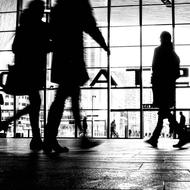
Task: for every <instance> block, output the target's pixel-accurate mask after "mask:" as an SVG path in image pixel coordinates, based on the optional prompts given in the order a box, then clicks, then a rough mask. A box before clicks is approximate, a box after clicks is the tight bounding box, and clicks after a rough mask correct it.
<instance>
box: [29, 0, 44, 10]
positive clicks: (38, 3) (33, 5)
mask: <svg viewBox="0 0 190 190" xmlns="http://www.w3.org/2000/svg"><path fill="white" fill-rule="evenodd" d="M44 6H45V2H44V1H43V0H33V1H31V2H30V3H29V4H28V8H29V9H31V10H36V9H39V8H44Z"/></svg>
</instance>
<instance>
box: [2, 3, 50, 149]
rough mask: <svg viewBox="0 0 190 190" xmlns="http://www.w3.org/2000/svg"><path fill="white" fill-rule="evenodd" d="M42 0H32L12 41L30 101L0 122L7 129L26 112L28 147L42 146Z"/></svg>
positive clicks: (45, 46) (45, 48)
mask: <svg viewBox="0 0 190 190" xmlns="http://www.w3.org/2000/svg"><path fill="white" fill-rule="evenodd" d="M44 9H45V5H44V1H42V0H32V1H30V2H29V3H28V7H27V8H26V9H25V10H24V11H23V13H22V14H21V17H20V23H19V24H20V25H19V27H18V28H17V30H16V34H15V38H14V41H13V44H12V51H13V53H14V54H15V65H14V66H15V68H16V69H17V70H18V71H19V73H20V76H22V80H23V81H24V84H27V86H24V87H23V88H24V89H23V91H26V95H28V96H29V102H30V104H29V105H28V106H26V107H25V108H24V109H22V110H19V111H18V112H17V113H16V115H14V116H13V117H10V118H8V119H7V120H5V121H3V122H1V124H0V129H1V130H6V129H7V128H8V125H9V123H10V122H12V121H14V120H17V119H19V118H20V117H21V116H22V115H25V114H29V117H30V123H31V128H32V135H33V137H32V140H31V142H30V149H31V150H34V151H39V150H41V149H42V147H43V146H42V140H41V135H40V129H39V112H40V105H41V97H40V92H39V91H40V90H42V89H43V86H44V84H45V79H46V78H45V74H46V73H45V68H46V57H47V53H48V52H50V41H49V39H50V38H49V33H48V31H49V25H48V24H47V23H45V22H43V21H42V17H43V14H44Z"/></svg>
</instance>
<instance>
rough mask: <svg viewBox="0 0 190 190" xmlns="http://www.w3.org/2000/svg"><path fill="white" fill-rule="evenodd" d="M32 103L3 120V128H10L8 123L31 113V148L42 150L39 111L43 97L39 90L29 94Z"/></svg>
mask: <svg viewBox="0 0 190 190" xmlns="http://www.w3.org/2000/svg"><path fill="white" fill-rule="evenodd" d="M29 101H30V105H28V106H26V107H25V108H23V109H22V110H19V111H18V112H17V113H16V114H15V115H13V116H12V117H9V118H8V119H7V120H5V121H2V122H1V127H3V130H7V129H8V125H9V124H10V123H11V122H12V121H16V120H17V119H19V118H20V117H21V116H23V115H26V114H29V118H30V124H31V128H32V136H33V137H32V140H31V142H30V149H31V150H37V151H38V150H41V149H42V141H41V136H40V128H39V112H40V105H41V98H40V94H39V91H34V92H32V93H31V94H30V95H29Z"/></svg>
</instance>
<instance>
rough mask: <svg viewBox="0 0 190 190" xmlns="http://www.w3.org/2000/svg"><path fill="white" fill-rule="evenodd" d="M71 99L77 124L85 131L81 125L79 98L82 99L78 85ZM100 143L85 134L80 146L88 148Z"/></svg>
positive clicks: (73, 90)
mask: <svg viewBox="0 0 190 190" xmlns="http://www.w3.org/2000/svg"><path fill="white" fill-rule="evenodd" d="M71 99H72V111H73V116H74V119H75V125H76V127H78V129H79V130H80V132H81V133H83V132H84V131H83V127H82V125H81V117H80V107H79V100H80V88H79V87H76V88H75V89H72V91H71ZM99 144H100V143H99V142H98V141H92V140H90V139H89V138H88V137H87V136H85V135H84V133H83V135H82V136H81V141H80V148H83V149H88V148H92V147H95V146H98V145H99Z"/></svg>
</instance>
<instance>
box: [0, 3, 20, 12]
mask: <svg viewBox="0 0 190 190" xmlns="http://www.w3.org/2000/svg"><path fill="white" fill-rule="evenodd" d="M16 7H17V1H16V0H1V1H0V12H6V11H16Z"/></svg>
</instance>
